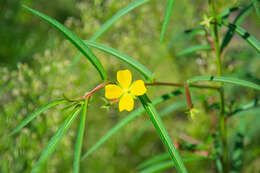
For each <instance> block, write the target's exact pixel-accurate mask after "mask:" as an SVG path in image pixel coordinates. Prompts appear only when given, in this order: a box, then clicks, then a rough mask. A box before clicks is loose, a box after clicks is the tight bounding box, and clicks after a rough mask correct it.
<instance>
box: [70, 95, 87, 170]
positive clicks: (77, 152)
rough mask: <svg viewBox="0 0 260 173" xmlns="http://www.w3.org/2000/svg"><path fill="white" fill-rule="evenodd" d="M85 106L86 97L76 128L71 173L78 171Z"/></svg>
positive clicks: (85, 113)
mask: <svg viewBox="0 0 260 173" xmlns="http://www.w3.org/2000/svg"><path fill="white" fill-rule="evenodd" d="M87 107H88V99H86V100H85V103H84V105H83V110H82V115H81V117H80V124H79V130H78V136H77V140H76V145H75V146H76V147H75V152H74V162H73V173H78V172H79V169H80V156H81V149H82V143H83V137H84V131H85V122H86V115H87Z"/></svg>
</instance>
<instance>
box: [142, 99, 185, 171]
mask: <svg viewBox="0 0 260 173" xmlns="http://www.w3.org/2000/svg"><path fill="white" fill-rule="evenodd" d="M139 99H140V101H141V102H142V104H143V106H144V108H145V110H146V112H147V114H148V115H149V117H150V119H151V121H152V123H153V124H154V127H155V128H156V130H157V132H158V134H159V135H160V137H161V140H162V142H163V143H164V145H165V147H166V148H167V150H168V152H169V154H170V156H171V158H172V161H173V163H174V164H175V166H176V168H177V170H178V172H187V171H186V168H185V167H184V164H183V162H182V160H181V157H180V156H179V153H178V151H177V150H176V148H175V147H174V144H173V142H172V140H171V138H170V136H169V134H168V132H167V130H166V129H165V127H164V125H163V123H162V120H161V118H160V116H159V114H158V113H157V111H156V109H155V108H154V106H153V105H152V103H151V101H150V100H149V98H148V97H147V96H146V95H144V96H140V97H139Z"/></svg>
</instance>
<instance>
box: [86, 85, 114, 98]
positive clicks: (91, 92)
mask: <svg viewBox="0 0 260 173" xmlns="http://www.w3.org/2000/svg"><path fill="white" fill-rule="evenodd" d="M109 83H110V82H103V83H101V84H99V85H98V86H97V87H96V88H94V89H92V90H91V91H90V92H89V93H87V94H86V95H84V96H82V97H81V99H89V98H90V97H91V96H92V95H93V94H95V93H96V92H97V91H98V90H100V89H102V88H104V87H105V86H106V85H107V84H109Z"/></svg>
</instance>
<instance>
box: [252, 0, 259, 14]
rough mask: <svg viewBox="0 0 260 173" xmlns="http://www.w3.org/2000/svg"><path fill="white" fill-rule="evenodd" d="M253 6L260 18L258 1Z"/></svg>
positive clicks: (255, 0)
mask: <svg viewBox="0 0 260 173" xmlns="http://www.w3.org/2000/svg"><path fill="white" fill-rule="evenodd" d="M253 5H254V7H255V12H256V14H257V17H258V18H260V9H259V3H258V0H254V2H253Z"/></svg>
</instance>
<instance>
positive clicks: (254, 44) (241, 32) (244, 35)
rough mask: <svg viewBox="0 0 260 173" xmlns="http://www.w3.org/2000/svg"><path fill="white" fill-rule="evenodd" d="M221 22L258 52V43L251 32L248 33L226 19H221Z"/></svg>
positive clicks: (259, 49)
mask: <svg viewBox="0 0 260 173" xmlns="http://www.w3.org/2000/svg"><path fill="white" fill-rule="evenodd" d="M222 23H223V24H224V25H225V26H227V27H228V28H231V29H232V30H234V31H235V32H236V33H237V34H238V35H239V36H241V37H242V38H243V39H244V40H246V41H247V42H248V43H249V44H250V45H251V46H252V47H253V48H254V49H255V50H256V51H257V52H258V53H260V43H259V41H258V40H257V39H256V38H255V37H253V36H252V35H251V34H249V33H248V32H247V31H246V30H244V29H243V28H241V27H240V26H238V25H235V24H231V23H229V22H228V21H227V20H223V21H222Z"/></svg>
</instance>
